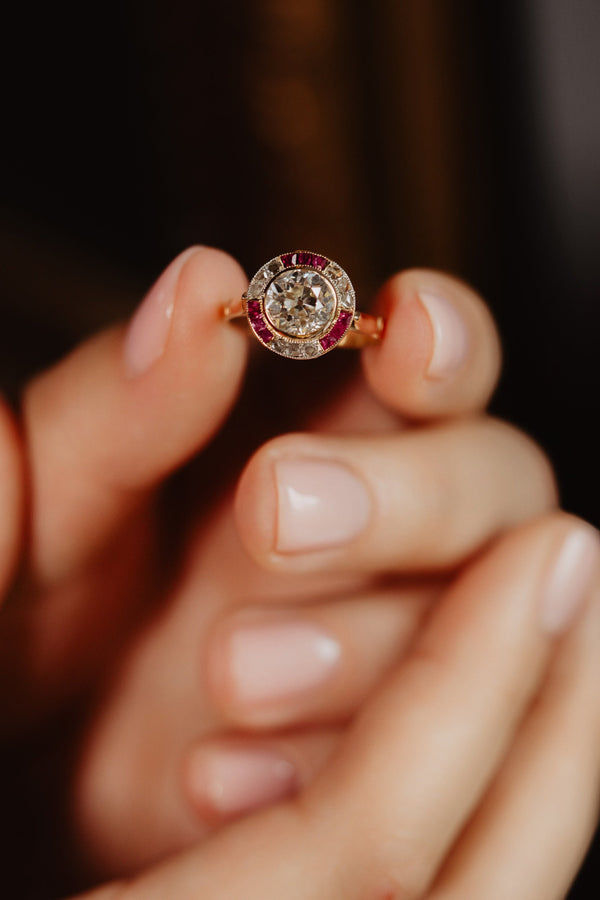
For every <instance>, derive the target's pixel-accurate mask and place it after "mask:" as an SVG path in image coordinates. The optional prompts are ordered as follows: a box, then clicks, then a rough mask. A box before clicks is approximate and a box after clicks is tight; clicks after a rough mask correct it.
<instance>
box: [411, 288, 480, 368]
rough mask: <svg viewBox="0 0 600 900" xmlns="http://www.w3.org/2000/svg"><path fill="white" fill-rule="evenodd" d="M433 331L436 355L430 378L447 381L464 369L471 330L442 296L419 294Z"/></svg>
mask: <svg viewBox="0 0 600 900" xmlns="http://www.w3.org/2000/svg"><path fill="white" fill-rule="evenodd" d="M419 300H420V301H421V303H422V304H423V306H424V307H425V311H426V313H427V315H428V316H429V321H430V322H431V328H432V330H433V352H432V354H431V359H430V360H429V365H428V367H427V375H428V376H429V377H430V378H446V377H447V376H448V375H452V374H453V373H454V372H456V371H457V370H458V369H460V367H461V366H462V365H463V363H464V361H465V360H466V358H467V353H468V350H469V335H468V333H467V328H466V326H465V323H464V321H463V319H462V316H461V315H460V314H459V313H458V311H457V309H456V307H455V306H454V304H453V303H452V302H451V301H450V300H448V299H447V297H443V296H442V295H441V294H432V293H429V292H428V291H420V292H419Z"/></svg>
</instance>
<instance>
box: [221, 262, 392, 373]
mask: <svg viewBox="0 0 600 900" xmlns="http://www.w3.org/2000/svg"><path fill="white" fill-rule="evenodd" d="M223 315H224V316H225V318H227V319H228V320H235V319H242V318H245V319H246V320H247V322H248V324H249V326H250V328H251V330H252V332H253V333H254V336H255V337H256V338H257V340H258V341H260V343H261V344H262V345H263V346H264V347H267V348H268V349H269V350H272V351H273V352H274V353H277V354H279V356H286V357H288V358H289V359H316V357H318V356H322V355H323V354H324V353H327V352H328V351H329V350H332V349H333V348H334V347H337V346H343V347H361V346H365V345H366V344H370V343H374V342H376V341H378V340H379V339H380V337H381V335H382V333H383V328H384V321H383V319H382V318H381V317H378V316H369V315H366V314H365V313H359V312H357V310H356V295H355V292H354V287H353V286H352V282H351V280H350V278H349V276H348V274H347V272H345V271H344V269H343V268H342V267H341V266H340V265H339V264H338V263H336V262H334V261H333V260H331V259H328V258H327V257H326V256H323V255H322V254H319V253H311V252H308V251H305V250H295V251H293V252H292V253H282V254H281V255H280V256H275V257H273V259H271V260H269V262H268V263H266V264H265V265H263V266H261V268H260V269H259V270H258V272H257V273H256V275H254V277H253V278H252V280H251V282H250V284H249V286H248V290H247V291H246V293H245V294H244V295H243V296H242V298H241V300H239V301H238V302H237V303H234V304H232V305H230V306H227V307H225V309H224V310H223Z"/></svg>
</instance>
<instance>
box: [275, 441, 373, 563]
mask: <svg viewBox="0 0 600 900" xmlns="http://www.w3.org/2000/svg"><path fill="white" fill-rule="evenodd" d="M275 478H276V483H277V534H276V547H275V549H276V550H277V551H279V552H280V553H305V552H307V551H310V550H321V549H325V548H328V547H335V546H339V545H341V544H345V543H347V542H349V541H351V540H353V539H354V538H355V537H357V536H358V535H359V534H360V533H361V532H362V531H363V530H364V529H365V527H366V525H367V522H368V520H369V514H370V511H371V498H370V496H369V492H368V490H367V488H366V486H365V484H364V483H363V482H362V481H361V479H360V478H359V477H358V476H357V475H355V474H354V472H352V470H351V469H350V468H349V467H348V466H346V465H344V464H342V463H337V462H331V461H329V460H312V459H284V460H279V461H278V462H277V463H276V464H275Z"/></svg>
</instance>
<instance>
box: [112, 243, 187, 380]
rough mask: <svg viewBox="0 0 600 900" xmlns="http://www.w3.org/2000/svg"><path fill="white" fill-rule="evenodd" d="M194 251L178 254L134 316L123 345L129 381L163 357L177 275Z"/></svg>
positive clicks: (172, 308)
mask: <svg viewBox="0 0 600 900" xmlns="http://www.w3.org/2000/svg"><path fill="white" fill-rule="evenodd" d="M196 252H197V247H190V248H189V249H188V250H185V251H184V252H183V253H180V254H179V256H177V257H176V258H175V259H174V260H173V262H172V263H171V264H170V265H169V266H167V268H166V269H165V271H164V272H163V273H162V275H161V276H160V277H159V279H158V281H156V282H155V284H154V285H153V287H152V288H151V289H150V291H149V292H148V293H147V294H146V297H145V298H144V300H143V301H142V303H141V304H140V306H139V307H138V308H137V310H136V312H135V313H134V315H133V318H132V320H131V322H130V323H129V328H128V330H127V334H126V335H125V342H124V345H123V353H124V357H125V369H126V371H127V374H128V375H129V377H130V378H133V377H134V376H136V375H143V374H144V372H147V371H148V369H149V368H150V366H151V365H152V364H153V363H155V362H156V361H157V360H158V359H160V357H161V356H162V355H163V353H164V350H165V346H166V344H167V339H168V337H169V331H170V330H171V320H172V318H173V310H174V308H175V294H176V291H177V282H178V280H179V274H180V272H181V270H182V268H183V266H184V264H185V263H186V262H187V260H188V259H189V258H190V256H193V255H194V253H196Z"/></svg>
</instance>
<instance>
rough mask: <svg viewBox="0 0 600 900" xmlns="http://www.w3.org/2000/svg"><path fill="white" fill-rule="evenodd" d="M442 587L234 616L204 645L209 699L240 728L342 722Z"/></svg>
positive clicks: (408, 640) (406, 644)
mask: <svg viewBox="0 0 600 900" xmlns="http://www.w3.org/2000/svg"><path fill="white" fill-rule="evenodd" d="M439 590H440V588H438V587H437V586H435V585H432V584H427V585H418V584H415V585H413V586H410V587H409V586H403V587H402V588H400V587H397V588H389V589H387V590H385V591H383V590H372V591H370V592H367V593H362V592H361V593H360V594H359V595H358V596H356V597H353V598H352V599H344V600H337V601H335V602H330V603H319V604H314V605H311V606H302V607H300V608H298V609H294V608H289V607H285V608H278V609H277V608H273V607H272V606H268V607H264V608H250V609H244V610H242V611H240V612H234V613H233V614H230V615H228V616H226V617H225V618H224V619H222V620H221V621H220V622H219V623H218V624H217V626H216V628H215V629H214V631H213V634H212V638H211V640H210V641H209V645H208V651H207V656H206V663H207V679H206V680H207V685H208V688H209V691H210V697H211V700H212V703H213V704H214V706H215V708H216V709H217V710H218V711H219V714H220V715H221V716H222V717H223V720H224V722H227V723H229V724H232V725H235V726H238V727H240V728H260V729H264V728H268V729H274V728H287V727H290V726H294V727H297V726H298V725H305V724H312V723H318V722H335V721H343V720H345V719H347V718H348V717H349V716H351V715H353V714H354V712H355V711H356V709H357V708H358V707H359V706H360V705H361V703H362V702H363V701H364V699H365V698H366V697H367V695H368V694H369V693H370V692H371V690H372V689H373V687H374V686H375V685H376V684H377V683H378V682H379V680H380V679H381V678H382V676H383V675H384V673H385V672H386V671H388V670H389V668H390V667H391V666H392V665H393V663H394V662H395V661H397V659H398V658H399V657H400V656H401V655H402V654H403V653H404V652H406V650H407V648H408V647H409V646H410V645H411V643H412V641H413V640H414V638H415V634H416V632H417V630H418V628H419V626H420V624H421V622H422V620H423V617H424V615H425V613H426V612H427V610H428V608H429V607H430V605H431V603H432V602H433V600H434V599H435V598H436V597H437V596H438V594H439Z"/></svg>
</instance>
